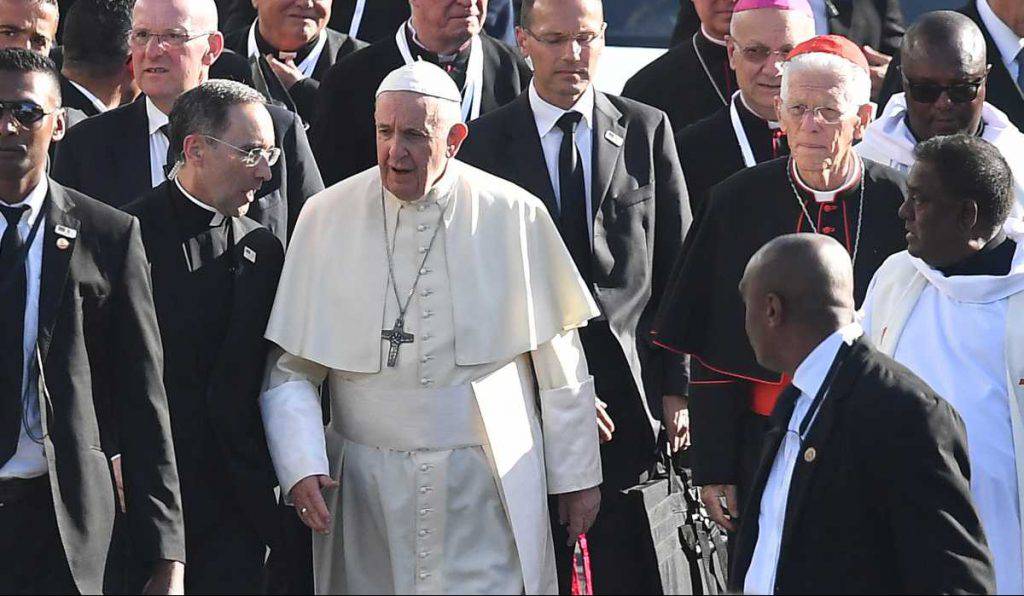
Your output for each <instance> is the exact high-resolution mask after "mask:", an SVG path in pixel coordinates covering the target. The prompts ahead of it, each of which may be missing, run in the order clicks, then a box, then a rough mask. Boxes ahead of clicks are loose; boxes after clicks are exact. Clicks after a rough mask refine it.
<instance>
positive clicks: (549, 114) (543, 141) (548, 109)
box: [530, 81, 594, 240]
mask: <svg viewBox="0 0 1024 596" xmlns="http://www.w3.org/2000/svg"><path fill="white" fill-rule="evenodd" d="M530 108H531V109H532V110H533V118H534V121H535V122H536V123H537V134H538V135H540V145H541V148H542V149H543V150H544V162H545V163H546V164H547V166H548V177H549V178H550V179H551V187H552V188H554V189H555V201H557V203H558V207H559V209H561V207H562V190H561V188H560V187H559V185H558V153H559V151H560V150H561V148H562V136H563V133H562V129H560V128H558V127H557V126H556V124H557V123H558V119H559V118H561V117H562V115H563V114H565V113H566V112H579V113H580V114H582V115H583V119H582V120H580V123H579V125H578V126H576V150H577V151H578V152H579V156H580V160H581V161H582V162H583V186H584V190H585V191H586V195H587V213H593V209H592V202H591V201H592V198H591V194H592V189H591V180H593V171H594V167H593V164H592V159H591V158H592V157H593V155H594V138H593V137H594V134H593V131H594V87H593V85H591V86H590V87H587V90H586V91H585V92H584V93H583V95H582V96H581V97H580V98H579V100H577V101H576V104H575V105H574V106H572V108H570V109H568V110H563V109H562V108H559V107H557V106H553V105H551V104H549V103H548V102H546V101H544V100H543V99H541V97H540V95H538V94H537V88H536V87H535V86H534V84H533V82H532V81H531V82H530ZM552 216H553V217H555V219H558V218H557V215H556V214H552ZM592 219H593V218H590V217H588V218H587V229H588V230H589V231H590V238H591V240H593V238H594V222H593V221H592Z"/></svg>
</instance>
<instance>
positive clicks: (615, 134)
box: [590, 92, 626, 217]
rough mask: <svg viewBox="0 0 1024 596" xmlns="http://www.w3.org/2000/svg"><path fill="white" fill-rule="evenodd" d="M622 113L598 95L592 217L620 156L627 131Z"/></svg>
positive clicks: (591, 200) (595, 123) (596, 100)
mask: <svg viewBox="0 0 1024 596" xmlns="http://www.w3.org/2000/svg"><path fill="white" fill-rule="evenodd" d="M621 120H622V112H620V111H619V110H618V108H616V107H615V106H614V105H612V102H610V101H608V98H607V97H606V96H605V95H604V94H603V93H601V92H597V93H596V97H595V98H594V138H593V149H594V156H593V162H592V164H593V171H592V173H591V178H592V180H591V185H590V186H591V196H590V203H591V209H592V213H591V214H590V216H591V217H595V216H596V215H597V214H598V213H599V212H600V211H601V206H602V205H603V204H604V201H605V198H606V195H607V194H608V188H609V187H610V186H611V183H612V177H613V176H614V175H615V166H616V164H617V163H618V161H619V157H620V156H621V155H622V148H623V145H624V141H625V139H626V127H625V126H622V124H621Z"/></svg>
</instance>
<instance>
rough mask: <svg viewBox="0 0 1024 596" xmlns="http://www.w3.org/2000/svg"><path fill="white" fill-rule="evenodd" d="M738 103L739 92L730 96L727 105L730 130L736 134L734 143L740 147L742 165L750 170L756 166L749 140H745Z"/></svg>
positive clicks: (745, 134)
mask: <svg viewBox="0 0 1024 596" xmlns="http://www.w3.org/2000/svg"><path fill="white" fill-rule="evenodd" d="M737 101H740V92H739V91H737V92H736V93H733V95H732V102H730V103H729V117H730V118H731V119H732V129H733V131H734V132H735V133H736V142H737V143H739V145H740V153H742V154H743V165H744V166H746V167H748V168H752V167H754V166H756V165H757V160H756V159H754V150H753V149H752V148H751V147H750V139H748V138H747V131H746V130H744V129H743V121H742V120H740V112H739V109H738V108H737V107H736V102H737Z"/></svg>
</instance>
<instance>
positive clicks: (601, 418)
mask: <svg viewBox="0 0 1024 596" xmlns="http://www.w3.org/2000/svg"><path fill="white" fill-rule="evenodd" d="M595 405H596V406H597V436H598V438H600V439H601V442H602V443H607V442H608V441H611V440H612V435H613V434H614V433H615V423H614V422H613V421H612V417H611V416H610V415H608V404H606V403H604V402H603V401H601V400H600V399H598V400H596V403H595Z"/></svg>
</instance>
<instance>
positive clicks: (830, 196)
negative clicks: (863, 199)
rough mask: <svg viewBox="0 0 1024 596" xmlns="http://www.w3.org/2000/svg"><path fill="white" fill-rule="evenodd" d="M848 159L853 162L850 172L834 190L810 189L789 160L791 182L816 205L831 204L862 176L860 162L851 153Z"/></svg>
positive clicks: (793, 160)
mask: <svg viewBox="0 0 1024 596" xmlns="http://www.w3.org/2000/svg"><path fill="white" fill-rule="evenodd" d="M850 159H852V160H853V167H851V168H850V172H849V173H848V174H847V175H846V181H845V182H843V184H842V185H841V186H840V187H839V188H837V189H835V190H817V189H815V188H811V186H810V185H809V184H807V183H806V182H804V181H803V179H801V178H800V171H799V170H798V169H797V167H796V160H795V159H790V160H789V170H790V173H791V174H792V175H793V181H794V182H795V183H796V186H797V188H798V189H800V191H801V192H803V193H805V194H807V195H810V196H813V197H814V201H815V202H817V203H831V202H833V201H835V200H836V197H838V196H839V195H841V194H844V193H847V192H849V191H850V190H852V189H853V188H854V187H856V186H857V184H858V183H859V182H860V179H861V175H862V171H861V161H860V159H858V158H857V157H856V155H854V154H853V152H851V153H850Z"/></svg>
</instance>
